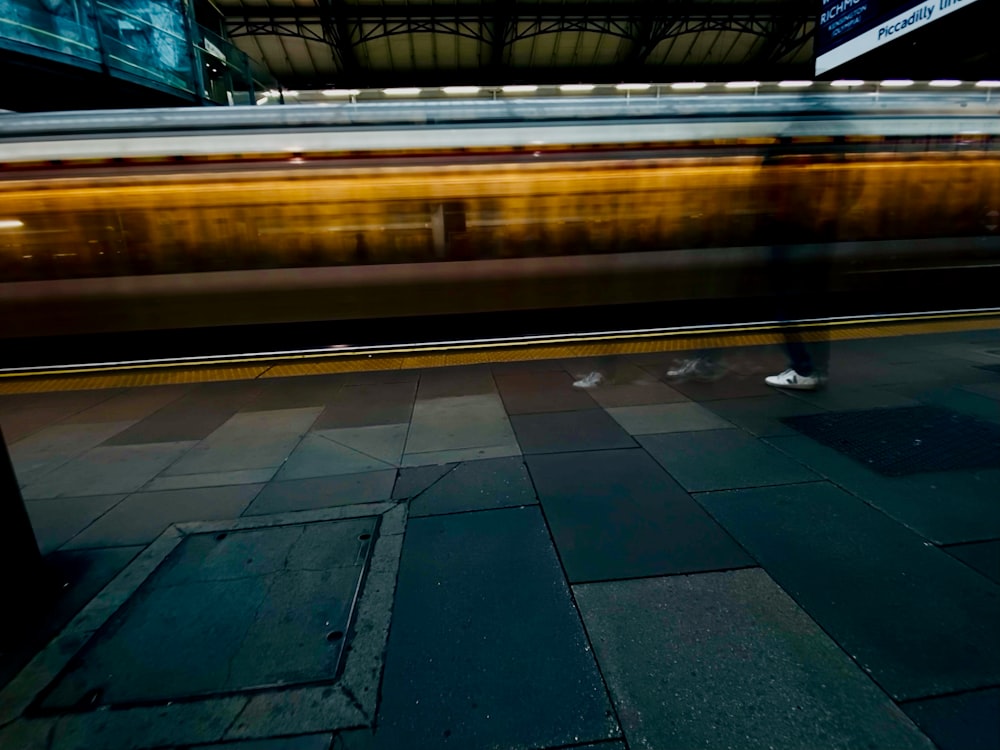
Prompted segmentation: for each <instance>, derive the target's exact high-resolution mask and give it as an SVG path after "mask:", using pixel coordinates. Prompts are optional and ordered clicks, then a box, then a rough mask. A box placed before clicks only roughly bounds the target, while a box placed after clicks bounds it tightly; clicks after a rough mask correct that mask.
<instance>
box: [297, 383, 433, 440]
mask: <svg viewBox="0 0 1000 750" xmlns="http://www.w3.org/2000/svg"><path fill="white" fill-rule="evenodd" d="M408 378H412V379H408V380H405V381H403V382H387V383H368V384H365V385H345V386H343V387H342V388H341V389H340V391H339V392H338V393H337V395H336V397H335V399H334V401H333V403H331V404H330V405H329V406H328V407H327V408H326V409H325V410H324V412H323V413H322V414H321V415H320V416H319V419H317V420H316V424H315V425H314V426H313V429H315V430H329V429H336V428H344V427H367V426H370V425H381V424H403V423H406V422H408V421H409V420H410V413H411V412H412V411H413V400H414V398H415V397H416V389H417V383H416V376H415V375H410V376H408Z"/></svg>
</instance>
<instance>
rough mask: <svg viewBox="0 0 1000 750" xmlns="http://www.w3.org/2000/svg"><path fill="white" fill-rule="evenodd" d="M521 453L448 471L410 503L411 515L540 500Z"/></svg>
mask: <svg viewBox="0 0 1000 750" xmlns="http://www.w3.org/2000/svg"><path fill="white" fill-rule="evenodd" d="M537 502H538V500H537V498H536V497H535V490H534V487H532V484H531V479H530V478H529V477H528V470H527V468H526V467H525V465H524V460H523V459H522V458H521V457H520V456H516V457H511V458H494V459H487V460H484V461H468V462H466V463H461V464H459V465H458V466H457V467H456V468H455V470H454V471H450V472H448V473H447V474H445V475H444V476H443V477H442V478H441V479H439V480H438V481H437V482H435V483H434V484H433V485H431V486H430V487H429V488H428V489H426V490H425V491H424V492H423V493H422V494H420V495H418V496H417V497H416V498H415V499H414V500H413V501H412V502H411V503H410V517H411V518H413V517H416V516H433V515H440V514H442V513H460V512H464V511H474V510H492V509H494V508H507V507H511V506H518V505H525V504H531V503H537Z"/></svg>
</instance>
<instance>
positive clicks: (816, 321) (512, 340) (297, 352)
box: [0, 307, 1000, 375]
mask: <svg viewBox="0 0 1000 750" xmlns="http://www.w3.org/2000/svg"><path fill="white" fill-rule="evenodd" d="M998 312H1000V307H983V308H962V309H958V310H928V311H925V312H907V313H889V314H872V315H843V316H837V317H828V318H804V319H801V320H796V321H793V322H795V323H797V324H799V325H802V326H821V325H827V324H834V325H849V324H851V323H855V322H857V323H864V322H866V321H880V320H907V319H910V320H921V319H924V318H933V317H940V316H943V315H951V316H956V315H966V316H974V315H987V314H993V313H998ZM788 323H789V321H784V320H757V321H749V322H745V323H712V324H709V325H692V326H671V327H664V328H636V329H629V330H624V331H590V332H584V333H546V334H534V335H530V336H508V337H499V338H492V339H454V340H445V341H426V342H422V343H418V344H412V343H411V344H371V345H365V346H328V347H322V348H318V349H287V350H279V351H270V352H267V351H260V352H247V353H243V354H219V355H211V356H199V357H170V358H160V359H130V360H121V361H118V362H111V361H109V362H92V363H77V364H68V365H39V366H33V367H8V368H2V369H0V374H4V375H14V374H19V373H21V374H26V373H30V372H36V373H37V372H56V371H60V370H74V369H76V370H80V369H100V368H109V367H120V368H126V367H131V368H135V367H143V366H152V365H170V364H184V363H188V364H189V363H197V362H210V361H223V360H225V361H233V360H240V359H264V358H277V357H290V356H300V357H301V356H308V355H315V356H334V355H335V354H336V355H340V356H342V355H347V354H358V353H362V354H363V353H367V352H385V351H394V352H407V351H414V352H419V351H420V350H422V349H436V348H442V347H461V348H486V347H491V346H516V345H518V344H523V343H537V342H539V341H555V342H562V341H585V340H589V339H606V338H634V337H639V336H642V337H647V338H648V337H652V336H660V335H666V334H691V333H697V332H699V331H711V332H725V331H745V330H746V331H752V330H754V329H760V328H764V329H765V330H766V329H767V328H770V327H780V328H782V329H783V328H785V327H787V326H788Z"/></svg>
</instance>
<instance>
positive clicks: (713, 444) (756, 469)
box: [636, 430, 820, 492]
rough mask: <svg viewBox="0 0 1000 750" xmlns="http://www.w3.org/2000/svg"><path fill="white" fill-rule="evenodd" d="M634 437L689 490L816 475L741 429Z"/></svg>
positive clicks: (788, 480)
mask: <svg viewBox="0 0 1000 750" xmlns="http://www.w3.org/2000/svg"><path fill="white" fill-rule="evenodd" d="M636 439H637V440H638V441H639V445H641V446H642V447H643V448H645V449H646V450H647V451H648V452H649V454H650V455H651V456H652V457H653V458H654V459H655V460H656V462H657V463H658V464H660V466H662V467H663V468H664V469H666V470H667V471H668V472H670V475H671V476H672V477H673V478H674V479H676V480H677V481H678V482H680V484H681V486H682V487H684V489H686V490H687V491H688V492H704V491H706V490H727V489H736V488H738V487H763V486H765V485H768V484H792V483H794V482H811V481H816V480H818V479H820V477H819V476H817V475H816V474H814V473H813V472H811V471H809V469H807V468H806V467H804V466H803V465H802V464H800V463H799V462H798V461H794V460H793V459H791V458H789V457H788V456H786V455H785V454H784V453H782V452H780V451H778V450H775V449H774V448H772V447H771V446H770V445H768V444H766V443H762V442H761V441H760V440H758V439H757V438H755V437H753V436H752V435H747V434H746V433H745V432H743V431H742V430H708V431H705V432H678V433H673V434H668V435H643V436H640V437H638V438H636Z"/></svg>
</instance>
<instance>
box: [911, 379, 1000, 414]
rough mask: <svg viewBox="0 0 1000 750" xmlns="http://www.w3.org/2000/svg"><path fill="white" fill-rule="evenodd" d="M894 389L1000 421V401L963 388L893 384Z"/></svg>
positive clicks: (921, 400)
mask: <svg viewBox="0 0 1000 750" xmlns="http://www.w3.org/2000/svg"><path fill="white" fill-rule="evenodd" d="M892 390H893V391H894V392H896V393H899V394H902V395H903V396H906V397H908V398H910V399H913V400H915V401H919V402H921V403H925V404H931V405H933V406H941V407H944V408H945V409H952V410H954V411H957V412H961V413H963V414H968V415H970V416H973V417H979V418H980V419H988V420H990V421H991V422H1000V403H997V402H996V401H994V400H993V399H991V398H987V397H986V396H981V395H979V394H977V393H971V392H969V391H967V390H964V389H962V388H952V387H950V386H933V387H927V386H926V385H897V386H892Z"/></svg>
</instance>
